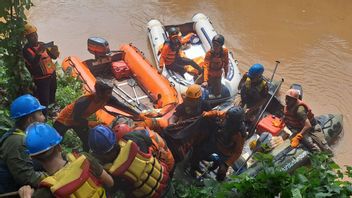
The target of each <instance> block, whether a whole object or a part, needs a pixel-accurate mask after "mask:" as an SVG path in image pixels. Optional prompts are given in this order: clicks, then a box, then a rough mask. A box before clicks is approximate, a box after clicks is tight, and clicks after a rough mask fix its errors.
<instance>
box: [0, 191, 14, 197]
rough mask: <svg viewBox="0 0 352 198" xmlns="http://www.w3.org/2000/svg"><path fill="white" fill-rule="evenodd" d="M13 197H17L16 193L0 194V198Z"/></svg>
mask: <svg viewBox="0 0 352 198" xmlns="http://www.w3.org/2000/svg"><path fill="white" fill-rule="evenodd" d="M15 195H18V191H13V192H9V193H4V194H0V197H10V196H15ZM16 197H17V196H16Z"/></svg>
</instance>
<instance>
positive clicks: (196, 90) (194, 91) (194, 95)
mask: <svg viewBox="0 0 352 198" xmlns="http://www.w3.org/2000/svg"><path fill="white" fill-rule="evenodd" d="M201 96H202V89H201V87H200V85H197V84H193V85H191V86H189V87H188V89H187V91H186V97H187V98H191V99H198V98H200V97H201Z"/></svg>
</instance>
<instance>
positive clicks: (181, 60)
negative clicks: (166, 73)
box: [166, 56, 202, 75]
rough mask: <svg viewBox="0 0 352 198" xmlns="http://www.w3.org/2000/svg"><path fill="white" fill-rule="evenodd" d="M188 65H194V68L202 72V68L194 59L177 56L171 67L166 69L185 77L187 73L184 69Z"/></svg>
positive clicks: (168, 66)
mask: <svg viewBox="0 0 352 198" xmlns="http://www.w3.org/2000/svg"><path fill="white" fill-rule="evenodd" d="M186 65H192V67H194V68H195V69H196V70H198V71H201V70H202V69H201V67H200V66H199V65H198V64H197V63H196V62H194V61H193V60H192V59H189V58H185V57H180V56H176V58H175V61H174V62H173V63H172V64H171V65H167V66H166V68H168V69H170V70H172V71H175V72H177V73H179V74H181V75H183V74H184V73H186V71H185V68H184V67H185V66H186Z"/></svg>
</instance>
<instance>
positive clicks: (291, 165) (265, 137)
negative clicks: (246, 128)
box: [233, 84, 343, 175]
mask: <svg viewBox="0 0 352 198" xmlns="http://www.w3.org/2000/svg"><path fill="white" fill-rule="evenodd" d="M290 88H291V89H297V90H298V91H299V93H300V95H299V99H300V100H302V97H303V89H302V87H301V85H299V84H292V85H291V87H290ZM273 102H274V103H275V105H271V107H273V106H275V107H276V108H277V109H276V111H275V110H273V109H272V110H271V112H273V111H274V112H281V113H278V114H272V113H270V112H266V113H265V115H264V116H263V118H262V119H261V120H260V121H259V122H258V125H257V126H256V135H255V136H252V138H251V139H249V140H248V141H247V144H246V146H245V147H244V149H243V152H242V156H241V158H240V159H239V160H238V161H237V162H236V163H235V164H234V166H233V168H234V170H236V172H238V173H245V174H248V175H256V174H257V173H258V171H260V170H261V168H262V167H261V164H260V163H256V162H255V161H253V160H247V159H248V158H249V156H250V155H251V154H252V151H251V150H250V148H249V142H250V141H251V140H255V139H259V138H260V139H261V140H260V142H262V145H265V144H269V145H270V140H272V139H273V138H275V137H279V136H281V137H292V135H293V134H292V132H291V131H290V130H289V129H288V128H287V127H286V126H285V124H284V122H283V119H282V118H283V112H282V110H283V105H282V104H280V103H278V102H277V101H273ZM315 120H316V121H317V124H319V126H320V128H321V130H322V132H323V133H324V136H325V140H326V142H327V144H328V145H330V146H331V145H332V144H334V143H335V142H336V140H337V138H338V137H339V136H340V134H341V133H342V130H343V125H342V123H343V116H342V114H325V115H319V116H315ZM269 153H270V154H271V155H272V156H273V160H274V163H275V164H276V165H278V166H279V167H282V170H283V171H288V172H292V171H294V170H295V169H297V168H298V167H300V166H303V165H305V164H307V163H308V162H309V154H310V153H311V152H310V151H309V150H308V149H307V148H306V147H305V146H304V145H303V144H300V146H298V147H297V148H292V147H291V142H290V139H285V140H284V141H283V142H282V143H281V144H279V145H278V146H277V147H275V148H274V149H272V150H270V152H269ZM239 168H241V169H242V170H238V169H239Z"/></svg>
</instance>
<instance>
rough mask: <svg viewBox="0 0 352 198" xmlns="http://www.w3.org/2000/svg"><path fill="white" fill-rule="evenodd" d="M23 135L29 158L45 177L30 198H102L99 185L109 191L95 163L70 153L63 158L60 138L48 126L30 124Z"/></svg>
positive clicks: (110, 181) (108, 180)
mask: <svg viewBox="0 0 352 198" xmlns="http://www.w3.org/2000/svg"><path fill="white" fill-rule="evenodd" d="M26 134H27V135H26V139H25V144H26V146H27V148H28V152H29V155H30V156H31V157H32V158H34V159H36V160H38V161H39V162H40V163H41V164H42V165H43V167H44V169H45V171H46V174H47V177H45V178H44V179H43V180H41V182H40V184H39V188H38V189H37V190H35V191H34V193H33V197H106V193H105V190H104V188H103V187H102V184H105V185H106V186H107V187H111V186H113V185H114V181H113V179H112V177H111V176H110V175H109V174H108V173H107V172H106V171H105V170H104V169H103V167H102V166H101V165H100V164H99V163H98V162H97V161H96V160H94V159H93V158H92V157H89V155H78V154H73V153H68V154H67V155H66V156H63V155H62V148H61V146H60V143H61V141H62V136H60V134H59V133H58V132H57V131H56V130H55V129H54V128H53V127H51V126H50V125H48V124H44V123H33V124H31V125H30V126H29V127H28V128H27V129H26ZM64 157H65V158H64Z"/></svg>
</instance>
